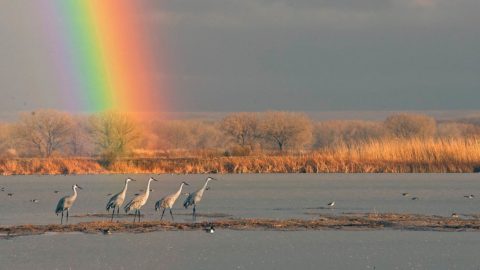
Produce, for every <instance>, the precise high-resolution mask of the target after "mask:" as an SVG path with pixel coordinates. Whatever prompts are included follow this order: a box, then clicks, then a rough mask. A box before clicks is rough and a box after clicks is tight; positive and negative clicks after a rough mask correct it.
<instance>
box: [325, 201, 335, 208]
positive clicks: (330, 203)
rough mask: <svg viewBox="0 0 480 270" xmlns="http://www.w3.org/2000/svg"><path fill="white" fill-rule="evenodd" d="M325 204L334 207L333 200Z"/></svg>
mask: <svg viewBox="0 0 480 270" xmlns="http://www.w3.org/2000/svg"><path fill="white" fill-rule="evenodd" d="M327 205H328V206H330V207H334V206H335V201H332V202H329V203H328V204H327Z"/></svg>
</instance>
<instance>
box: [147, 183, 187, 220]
mask: <svg viewBox="0 0 480 270" xmlns="http://www.w3.org/2000/svg"><path fill="white" fill-rule="evenodd" d="M183 185H187V186H189V184H188V183H187V182H182V183H181V184H180V188H179V189H178V191H177V192H176V193H173V194H170V195H167V196H165V197H163V198H161V199H160V200H158V201H157V202H156V203H155V211H158V210H159V209H160V208H163V211H162V217H161V218H160V220H162V219H163V214H165V209H167V208H168V210H170V216H172V221H175V220H174V218H173V214H172V207H173V205H174V204H175V201H177V199H178V197H179V196H180V194H181V193H182V188H183Z"/></svg>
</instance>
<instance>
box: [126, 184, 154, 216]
mask: <svg viewBox="0 0 480 270" xmlns="http://www.w3.org/2000/svg"><path fill="white" fill-rule="evenodd" d="M152 181H158V180H156V179H154V178H153V177H150V179H148V184H147V189H146V191H145V192H144V193H140V194H139V195H138V196H136V197H134V198H133V199H132V200H131V201H130V202H128V203H127V205H125V208H124V209H125V213H128V212H130V210H131V209H134V210H135V216H134V217H133V222H135V218H136V216H137V213H138V222H140V208H142V206H144V205H145V203H147V200H148V196H149V195H150V182H152Z"/></svg>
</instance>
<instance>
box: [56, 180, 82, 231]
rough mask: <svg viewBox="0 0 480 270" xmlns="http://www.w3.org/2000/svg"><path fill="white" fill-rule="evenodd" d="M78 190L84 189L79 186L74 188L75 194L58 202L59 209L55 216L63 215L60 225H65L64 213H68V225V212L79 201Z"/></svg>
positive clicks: (75, 185)
mask: <svg viewBox="0 0 480 270" xmlns="http://www.w3.org/2000/svg"><path fill="white" fill-rule="evenodd" d="M77 188H78V189H82V188H81V187H79V186H78V185H77V184H74V185H73V186H72V189H73V194H72V195H70V196H65V197H63V198H61V199H60V200H59V201H58V204H57V208H56V209H55V214H57V216H58V214H60V213H62V218H61V219H60V224H63V212H65V211H67V223H68V210H70V208H71V207H72V206H73V203H74V202H75V200H76V199H77Z"/></svg>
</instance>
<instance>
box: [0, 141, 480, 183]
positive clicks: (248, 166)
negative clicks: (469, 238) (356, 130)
mask: <svg viewBox="0 0 480 270" xmlns="http://www.w3.org/2000/svg"><path fill="white" fill-rule="evenodd" d="M477 171H480V142H479V141H477V140H474V139H448V140H447V139H412V140H382V141H369V142H365V143H361V144H356V145H338V146H335V147H331V148H328V149H323V150H320V151H316V152H312V153H307V154H295V155H294V154H281V155H280V154H279V155H256V156H245V157H210V158H206V157H191V158H131V159H120V160H117V161H116V162H114V163H112V164H111V165H110V166H109V167H107V168H105V167H102V166H101V165H100V162H99V161H98V160H95V159H91V158H55V159H4V160H0V174H2V175H14V174H107V173H155V174H163V173H174V174H202V173H220V174H227V173H235V174H240V173H447V172H448V173H469V172H477Z"/></svg>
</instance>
